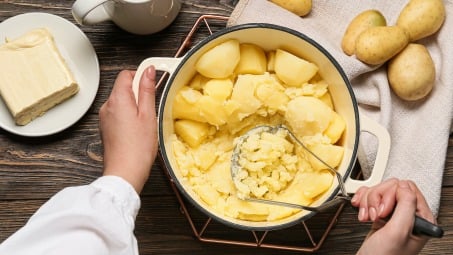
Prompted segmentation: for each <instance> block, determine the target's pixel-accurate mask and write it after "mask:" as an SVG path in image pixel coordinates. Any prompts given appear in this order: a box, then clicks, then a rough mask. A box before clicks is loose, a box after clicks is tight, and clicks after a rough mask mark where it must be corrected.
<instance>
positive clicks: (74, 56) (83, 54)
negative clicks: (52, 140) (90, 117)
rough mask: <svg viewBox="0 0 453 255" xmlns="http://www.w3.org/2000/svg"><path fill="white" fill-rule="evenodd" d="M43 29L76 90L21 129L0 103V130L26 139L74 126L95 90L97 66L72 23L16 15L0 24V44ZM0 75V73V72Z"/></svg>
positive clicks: (37, 15) (40, 15) (39, 15)
mask: <svg viewBox="0 0 453 255" xmlns="http://www.w3.org/2000/svg"><path fill="white" fill-rule="evenodd" d="M40 27H46V28H48V29H49V30H50V32H51V33H52V34H53V36H54V38H55V42H56V44H57V47H58V49H59V51H60V52H61V54H62V56H63V58H64V59H65V61H66V63H67V64H68V66H69V69H70V70H71V71H72V73H73V74H74V76H75V79H76V81H77V83H78V84H79V86H80V90H79V92H78V93H77V94H76V95H75V96H73V97H72V98H70V99H68V100H66V101H65V102H63V103H61V104H59V105H57V106H55V107H54V108H52V109H50V110H49V111H48V112H46V113H45V114H44V115H42V116H41V117H38V118H36V119H35V120H33V121H32V122H30V123H29V124H27V125H25V126H17V125H16V124H15V123H14V119H13V117H12V116H11V114H10V113H9V111H8V108H7V106H6V104H5V103H4V102H3V100H0V127H1V128H3V129H5V130H6V131H8V132H11V133H14V134H17V135H21V136H28V137H37V136H46V135H51V134H55V133H57V132H60V131H62V130H64V129H66V128H68V127H70V126H71V125H73V124H74V123H75V122H77V121H78V120H79V119H80V118H81V117H82V116H83V115H84V114H85V113H86V112H87V111H88V109H89V108H90V106H91V104H92V103H93V101H94V98H95V97H96V94H97V91H98V88H99V62H98V58H97V56H96V52H95V51H94V48H93V46H92V45H91V43H90V41H89V40H88V38H87V37H86V35H85V34H84V33H83V32H82V31H81V30H80V29H79V28H78V27H77V26H75V25H74V24H73V23H71V22H70V21H68V20H66V19H64V18H61V17H59V16H56V15H52V14H48V13H26V14H20V15H17V16H14V17H11V18H9V19H6V20H5V21H3V22H1V23H0V43H1V44H3V42H4V41H5V38H11V39H14V38H16V37H18V36H20V35H23V34H24V33H26V32H28V31H29V30H32V29H34V28H40ZM0 72H1V70H0Z"/></svg>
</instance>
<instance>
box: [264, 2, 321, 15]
mask: <svg viewBox="0 0 453 255" xmlns="http://www.w3.org/2000/svg"><path fill="white" fill-rule="evenodd" d="M270 1H271V2H273V3H274V4H276V5H278V6H280V7H282V8H285V9H286V10H288V11H290V12H292V13H294V14H296V15H297V16H305V15H307V14H308V13H310V11H311V7H312V0H270Z"/></svg>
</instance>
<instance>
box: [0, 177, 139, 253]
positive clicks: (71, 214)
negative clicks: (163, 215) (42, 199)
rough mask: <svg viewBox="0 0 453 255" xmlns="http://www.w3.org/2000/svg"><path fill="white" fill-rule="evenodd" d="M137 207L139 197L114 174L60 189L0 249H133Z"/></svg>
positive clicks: (72, 251) (52, 251) (136, 249)
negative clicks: (81, 184) (84, 184)
mask: <svg viewBox="0 0 453 255" xmlns="http://www.w3.org/2000/svg"><path fill="white" fill-rule="evenodd" d="M139 208H140V198H139V196H138V195H137V193H136V192H135V190H134V189H133V187H132V186H131V185H130V184H129V183H128V182H126V181H125V180H123V179H122V178H120V177H116V176H103V177H100V178H99V179H97V180H96V181H94V182H93V183H91V184H90V185H86V186H78V187H70V188H65V189H63V190H62V191H60V192H58V193H57V194H56V195H55V196H53V197H52V198H51V199H50V200H49V201H48V202H46V203H45V204H44V205H43V206H42V207H41V208H40V209H39V210H38V211H37V212H36V213H35V214H34V215H33V216H32V217H31V218H30V219H29V221H28V222H27V224H26V225H25V226H24V227H22V228H21V229H19V230H18V231H17V232H16V233H14V234H13V235H12V236H10V237H9V238H8V239H7V240H5V241H4V242H3V243H2V244H0V254H1V255H13V254H14V255H16V254H17V255H19V254H24V255H25V254H27V255H29V254H46V255H52V254H58V255H60V254H68V255H69V254H84V255H90V254H93V255H94V254H96V255H102V254H109V255H115V254H121V255H123V254H124V255H126V254H127V255H132V254H138V248H137V240H136V239H135V236H134V233H133V230H134V222H135V217H136V216H137V213H138V210H139Z"/></svg>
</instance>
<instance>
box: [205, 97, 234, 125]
mask: <svg viewBox="0 0 453 255" xmlns="http://www.w3.org/2000/svg"><path fill="white" fill-rule="evenodd" d="M197 106H198V107H199V109H200V112H199V115H200V116H202V117H203V118H204V119H205V120H206V121H207V122H208V123H209V124H211V125H213V126H216V127H217V128H218V127H219V126H221V125H223V124H225V123H226V121H227V119H228V114H227V113H226V111H225V107H224V101H219V100H217V99H216V98H214V97H211V96H207V95H203V96H202V97H200V99H199V100H198V102H197Z"/></svg>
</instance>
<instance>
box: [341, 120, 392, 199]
mask: <svg viewBox="0 0 453 255" xmlns="http://www.w3.org/2000/svg"><path fill="white" fill-rule="evenodd" d="M360 127H361V131H365V132H368V133H370V134H373V135H375V136H376V138H377V139H378V143H379V144H378V150H377V153H376V160H375V162H374V166H373V169H372V172H371V176H370V177H369V178H368V179H366V180H355V179H352V178H351V176H349V177H348V179H347V180H346V182H345V188H346V191H347V193H355V192H356V191H357V190H358V189H359V188H360V187H361V186H367V187H371V186H374V185H377V184H379V183H380V182H382V177H383V176H384V172H385V169H386V167H387V161H388V158H389V153H390V134H389V133H388V131H387V129H385V128H384V127H383V126H382V125H380V124H379V123H377V122H376V121H374V120H372V119H371V118H369V117H367V116H365V115H363V114H362V115H360Z"/></svg>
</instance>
